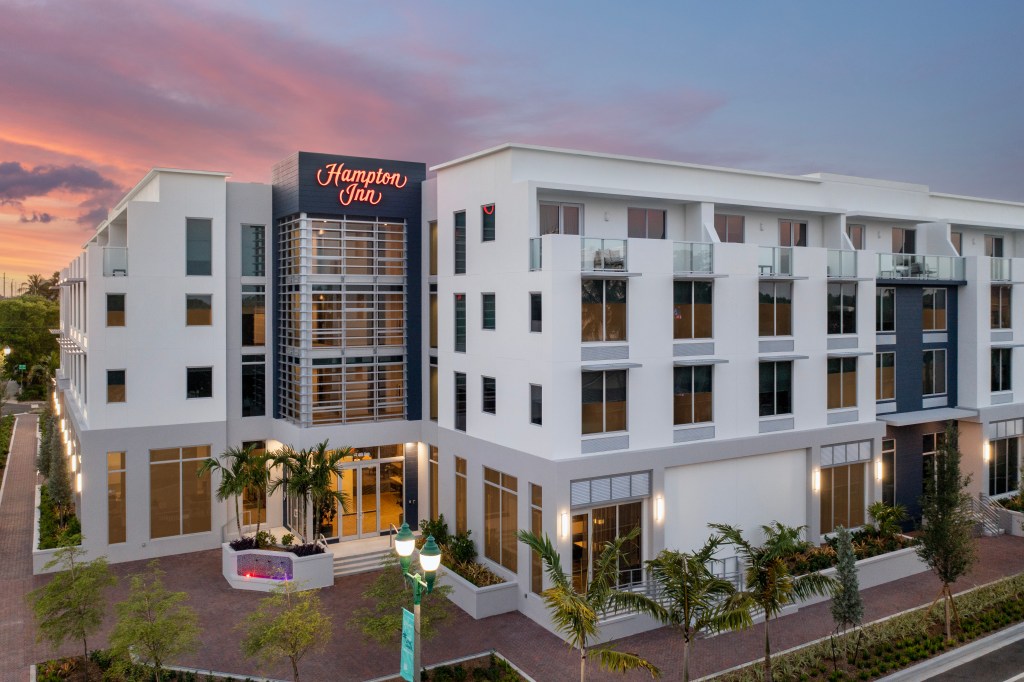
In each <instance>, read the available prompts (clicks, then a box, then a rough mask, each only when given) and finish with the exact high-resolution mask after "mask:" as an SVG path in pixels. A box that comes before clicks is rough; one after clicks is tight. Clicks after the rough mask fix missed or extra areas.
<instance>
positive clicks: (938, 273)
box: [878, 253, 964, 280]
mask: <svg viewBox="0 0 1024 682" xmlns="http://www.w3.org/2000/svg"><path fill="white" fill-rule="evenodd" d="M963 278H964V259H963V258H960V257H959V256H922V255H918V254H916V253H880V254H878V279H942V280H962V279H963Z"/></svg>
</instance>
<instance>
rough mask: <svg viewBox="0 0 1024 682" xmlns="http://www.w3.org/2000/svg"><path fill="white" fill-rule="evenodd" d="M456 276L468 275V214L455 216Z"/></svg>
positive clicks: (463, 212)
mask: <svg viewBox="0 0 1024 682" xmlns="http://www.w3.org/2000/svg"><path fill="white" fill-rule="evenodd" d="M455 274H456V275H464V274H466V212H465V211H459V212H458V213H456V214H455Z"/></svg>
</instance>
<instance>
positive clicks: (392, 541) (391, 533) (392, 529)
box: [388, 523, 398, 549]
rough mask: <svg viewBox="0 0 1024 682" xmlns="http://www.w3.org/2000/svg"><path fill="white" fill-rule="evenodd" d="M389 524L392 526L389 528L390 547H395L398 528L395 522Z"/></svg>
mask: <svg viewBox="0 0 1024 682" xmlns="http://www.w3.org/2000/svg"><path fill="white" fill-rule="evenodd" d="M388 525H389V526H391V527H390V528H388V547H390V548H392V549H394V547H395V536H396V535H398V529H397V528H395V524H393V523H389V524H388Z"/></svg>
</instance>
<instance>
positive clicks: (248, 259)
mask: <svg viewBox="0 0 1024 682" xmlns="http://www.w3.org/2000/svg"><path fill="white" fill-rule="evenodd" d="M266 232H267V230H266V227H264V226H263V225H242V277H264V276H265V275H266V260H267V254H266V247H265V244H266Z"/></svg>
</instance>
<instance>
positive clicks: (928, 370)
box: [921, 350, 946, 396]
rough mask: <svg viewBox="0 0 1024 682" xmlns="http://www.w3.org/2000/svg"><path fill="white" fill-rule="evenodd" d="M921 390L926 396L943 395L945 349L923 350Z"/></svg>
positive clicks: (944, 386) (944, 388)
mask: <svg viewBox="0 0 1024 682" xmlns="http://www.w3.org/2000/svg"><path fill="white" fill-rule="evenodd" d="M921 392H922V393H923V394H924V395H926V396H929V395H943V394H944V393H945V392H946V351H945V350H926V351H925V352H924V381H923V386H922V389H921Z"/></svg>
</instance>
